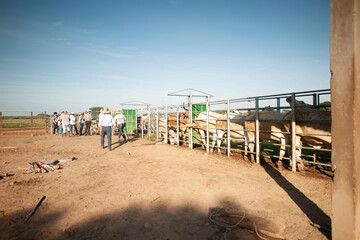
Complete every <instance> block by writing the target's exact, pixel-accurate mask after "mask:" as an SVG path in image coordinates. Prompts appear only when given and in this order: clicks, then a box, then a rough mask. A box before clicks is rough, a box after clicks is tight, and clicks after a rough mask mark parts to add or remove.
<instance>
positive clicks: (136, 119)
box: [135, 106, 139, 137]
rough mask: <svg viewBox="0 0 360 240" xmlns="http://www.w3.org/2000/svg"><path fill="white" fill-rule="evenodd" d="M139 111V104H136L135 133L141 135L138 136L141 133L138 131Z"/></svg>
mask: <svg viewBox="0 0 360 240" xmlns="http://www.w3.org/2000/svg"><path fill="white" fill-rule="evenodd" d="M137 113H138V111H137V106H135V133H136V137H139V136H138V133H139V131H138V118H137V116H138V114H137Z"/></svg>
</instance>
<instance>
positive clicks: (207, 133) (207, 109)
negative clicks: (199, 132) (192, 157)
mask: <svg viewBox="0 0 360 240" xmlns="http://www.w3.org/2000/svg"><path fill="white" fill-rule="evenodd" d="M209 138H210V132H209V96H206V152H209V151H210V147H209V144H210V143H209V142H210V139H209Z"/></svg>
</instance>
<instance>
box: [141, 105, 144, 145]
mask: <svg viewBox="0 0 360 240" xmlns="http://www.w3.org/2000/svg"><path fill="white" fill-rule="evenodd" d="M141 138H144V114H143V110H142V109H141Z"/></svg>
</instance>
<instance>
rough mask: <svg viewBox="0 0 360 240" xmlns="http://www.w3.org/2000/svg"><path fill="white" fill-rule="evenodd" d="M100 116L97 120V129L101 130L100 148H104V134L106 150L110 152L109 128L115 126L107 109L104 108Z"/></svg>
mask: <svg viewBox="0 0 360 240" xmlns="http://www.w3.org/2000/svg"><path fill="white" fill-rule="evenodd" d="M102 113H103V114H102V115H101V116H100V119H99V128H101V139H100V143H101V147H102V148H104V138H105V134H106V135H107V139H108V148H109V151H111V127H112V126H113V125H114V124H115V122H114V119H113V118H112V116H111V111H110V110H109V109H108V108H104V109H103V111H102Z"/></svg>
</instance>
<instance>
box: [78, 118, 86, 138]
mask: <svg viewBox="0 0 360 240" xmlns="http://www.w3.org/2000/svg"><path fill="white" fill-rule="evenodd" d="M84 123H85V119H84V112H81V113H80V116H79V125H80V129H79V132H80V136H81V135H82V130H83V128H84Z"/></svg>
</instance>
